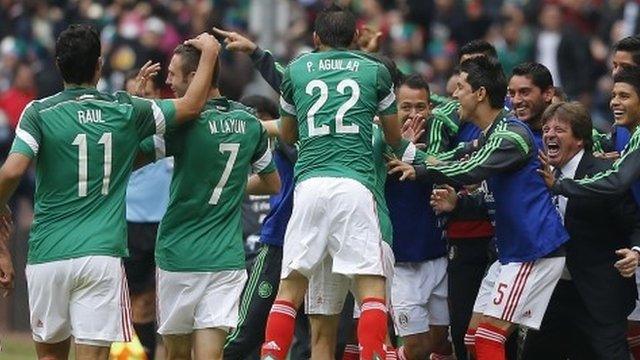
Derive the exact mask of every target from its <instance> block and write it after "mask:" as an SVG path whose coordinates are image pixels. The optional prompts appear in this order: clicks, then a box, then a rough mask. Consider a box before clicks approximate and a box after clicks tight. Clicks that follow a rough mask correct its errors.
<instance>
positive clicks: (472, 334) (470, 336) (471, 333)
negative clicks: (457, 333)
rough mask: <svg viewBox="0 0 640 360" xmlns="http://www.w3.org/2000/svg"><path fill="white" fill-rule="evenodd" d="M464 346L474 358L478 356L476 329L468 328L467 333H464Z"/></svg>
mask: <svg viewBox="0 0 640 360" xmlns="http://www.w3.org/2000/svg"><path fill="white" fill-rule="evenodd" d="M464 346H465V347H466V348H467V352H468V353H469V356H471V358H472V359H475V358H476V329H471V328H469V329H467V333H466V334H464Z"/></svg>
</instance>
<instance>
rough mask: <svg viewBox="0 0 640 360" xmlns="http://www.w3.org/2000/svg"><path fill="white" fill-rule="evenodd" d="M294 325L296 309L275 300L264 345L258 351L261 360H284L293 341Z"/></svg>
mask: <svg viewBox="0 0 640 360" xmlns="http://www.w3.org/2000/svg"><path fill="white" fill-rule="evenodd" d="M295 323H296V309H295V308H294V307H293V304H292V303H290V302H288V301H282V300H276V301H274V303H273V306H271V312H269V318H267V329H266V330H265V334H264V344H262V349H261V351H260V358H261V359H275V360H286V359H287V354H288V353H289V347H290V346H291V341H292V340H293V330H294V328H295Z"/></svg>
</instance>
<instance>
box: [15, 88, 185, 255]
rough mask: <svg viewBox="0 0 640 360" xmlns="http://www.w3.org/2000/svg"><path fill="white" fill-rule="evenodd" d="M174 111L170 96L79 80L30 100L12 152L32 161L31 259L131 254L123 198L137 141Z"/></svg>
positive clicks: (159, 126) (171, 119)
mask: <svg viewBox="0 0 640 360" xmlns="http://www.w3.org/2000/svg"><path fill="white" fill-rule="evenodd" d="M174 117H175V108H174V105H173V103H172V102H171V101H170V100H158V101H149V100H145V99H141V98H136V97H132V96H130V95H129V94H126V93H122V92H120V93H116V94H114V95H108V94H103V93H100V92H99V91H97V90H95V89H93V88H82V87H77V88H69V89H67V90H64V91H62V92H60V93H58V94H56V95H53V96H51V97H48V98H45V99H42V100H37V101H33V102H31V103H30V104H29V105H27V107H26V108H25V110H24V112H23V113H22V116H21V117H20V123H19V124H18V127H17V129H16V137H15V139H14V141H13V146H12V148H11V152H12V153H20V154H23V155H25V156H27V157H29V158H33V159H34V160H35V163H36V193H35V214H34V215H35V216H34V220H33V224H32V226H31V234H30V236H29V256H28V263H29V264H37V263H43V262H50V261H56V260H63V259H71V258H77V257H82V256H89V255H106V256H120V257H121V256H126V255H127V254H128V253H127V227H126V225H127V224H126V221H125V201H124V197H125V192H126V189H127V182H128V180H129V175H130V174H131V169H132V166H133V160H134V158H135V156H136V154H137V150H138V145H139V143H140V141H141V140H142V139H144V138H146V137H148V136H150V135H153V134H161V133H163V132H164V130H165V127H166V126H167V125H171V123H172V122H174Z"/></svg>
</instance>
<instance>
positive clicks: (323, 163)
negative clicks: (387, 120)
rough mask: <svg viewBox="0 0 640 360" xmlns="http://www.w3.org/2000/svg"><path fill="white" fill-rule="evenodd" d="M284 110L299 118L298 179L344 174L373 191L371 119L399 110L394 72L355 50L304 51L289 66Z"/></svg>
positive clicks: (282, 101)
mask: <svg viewBox="0 0 640 360" xmlns="http://www.w3.org/2000/svg"><path fill="white" fill-rule="evenodd" d="M280 108H281V110H280V111H281V114H283V115H285V116H293V117H295V118H297V122H298V135H299V140H300V148H299V152H298V161H297V162H296V165H295V178H296V181H298V182H300V181H303V180H305V179H308V178H312V177H323V176H326V177H346V178H351V179H354V180H356V181H359V182H360V183H362V184H363V185H365V186H366V187H367V188H369V189H370V190H371V191H373V187H374V184H375V182H376V179H375V165H374V162H373V156H372V151H373V150H372V146H373V144H372V141H371V140H372V136H373V118H374V117H375V115H376V114H380V115H392V114H395V113H396V104H395V95H394V92H393V84H392V81H391V75H390V74H389V71H388V70H387V68H386V67H385V66H384V65H383V64H382V63H380V62H379V61H377V60H376V59H374V58H372V57H370V56H368V55H366V54H364V53H362V52H357V51H346V50H329V51H321V52H312V53H309V54H305V55H302V56H300V57H299V58H297V59H296V60H294V61H293V62H291V64H289V66H288V67H287V68H286V69H285V72H284V78H283V79H282V84H281V97H280Z"/></svg>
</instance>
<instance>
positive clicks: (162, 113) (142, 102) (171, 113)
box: [131, 96, 177, 138]
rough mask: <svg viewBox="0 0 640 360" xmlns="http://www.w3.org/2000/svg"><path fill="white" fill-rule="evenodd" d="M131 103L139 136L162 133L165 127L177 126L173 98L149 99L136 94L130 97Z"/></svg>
mask: <svg viewBox="0 0 640 360" xmlns="http://www.w3.org/2000/svg"><path fill="white" fill-rule="evenodd" d="M131 104H132V105H133V114H132V116H133V119H132V120H133V121H134V122H135V124H136V128H137V130H138V135H139V137H140V138H146V137H148V136H151V135H162V134H164V133H165V132H166V131H167V129H171V128H174V127H176V126H177V123H176V107H175V105H174V104H173V100H166V99H165V100H156V99H154V100H150V99H144V98H140V97H136V96H132V97H131Z"/></svg>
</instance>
